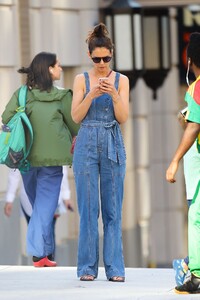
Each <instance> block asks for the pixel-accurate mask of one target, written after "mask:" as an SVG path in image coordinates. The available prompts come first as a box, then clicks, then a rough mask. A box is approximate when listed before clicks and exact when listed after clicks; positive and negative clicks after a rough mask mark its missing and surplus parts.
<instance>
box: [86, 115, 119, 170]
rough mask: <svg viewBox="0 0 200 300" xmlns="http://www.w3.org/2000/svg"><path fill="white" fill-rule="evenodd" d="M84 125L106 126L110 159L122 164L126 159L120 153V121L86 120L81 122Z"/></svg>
mask: <svg viewBox="0 0 200 300" xmlns="http://www.w3.org/2000/svg"><path fill="white" fill-rule="evenodd" d="M81 126H83V127H99V126H101V127H104V128H105V129H106V130H107V132H108V159H110V160H111V161H114V162H115V163H118V162H119V164H120V165H121V164H122V163H123V162H124V160H125V159H123V157H122V156H121V155H120V153H119V150H120V148H121V145H120V141H121V140H122V138H121V131H120V127H119V123H118V122H117V121H116V120H113V121H111V122H103V121H84V122H82V123H81Z"/></svg>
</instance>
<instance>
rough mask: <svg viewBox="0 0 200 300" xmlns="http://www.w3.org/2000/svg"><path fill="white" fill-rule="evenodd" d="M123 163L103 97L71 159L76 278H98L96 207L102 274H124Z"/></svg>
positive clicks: (108, 102)
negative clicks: (75, 213) (101, 231)
mask: <svg viewBox="0 0 200 300" xmlns="http://www.w3.org/2000/svg"><path fill="white" fill-rule="evenodd" d="M85 79H86V93H88V91H89V77H88V73H85ZM118 82H119V73H117V74H116V79H115V86H116V88H118ZM125 162H126V154H125V148H124V144H123V138H122V135H121V131H120V127H119V124H118V122H117V121H116V119H115V117H114V109H113V103H112V99H111V97H110V96H109V95H108V94H104V95H102V96H100V97H98V98H95V99H94V100H93V102H92V105H91V107H90V109H89V111H88V114H87V116H86V117H85V119H84V120H83V121H82V124H81V127H80V130H79V133H78V136H77V140H76V145H75V151H74V157H73V170H74V176H75V183H76V192H77V202H78V210H79V215H80V231H79V244H78V266H77V275H78V277H80V276H82V275H85V274H90V275H94V276H95V277H97V276H98V261H99V234H98V217H99V210H100V207H101V212H102V219H103V229H104V238H103V260H104V265H105V272H106V276H107V278H108V279H109V278H111V277H113V276H125V270H124V258H123V247H122V230H121V211H122V202H123V193H124V176H125V168H126V166H125ZM99 198H100V203H101V205H100V203H99Z"/></svg>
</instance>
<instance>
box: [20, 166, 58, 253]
mask: <svg viewBox="0 0 200 300" xmlns="http://www.w3.org/2000/svg"><path fill="white" fill-rule="evenodd" d="M22 178H23V183H24V188H25V190H26V193H27V195H28V198H29V201H30V203H31V205H32V206H33V212H32V215H31V219H30V221H29V224H28V230H27V253H28V254H30V255H32V256H37V257H45V256H47V255H49V254H53V253H54V250H55V249H54V247H55V245H54V238H53V217H54V213H55V210H56V208H57V205H58V197H59V193H60V185H61V181H62V166H61V167H32V168H31V169H30V171H28V172H26V173H24V174H22Z"/></svg>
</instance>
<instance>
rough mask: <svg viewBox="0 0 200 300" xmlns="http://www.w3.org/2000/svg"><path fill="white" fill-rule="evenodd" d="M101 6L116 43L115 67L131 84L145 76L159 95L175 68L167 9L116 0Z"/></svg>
mask: <svg viewBox="0 0 200 300" xmlns="http://www.w3.org/2000/svg"><path fill="white" fill-rule="evenodd" d="M104 1H105V5H104V7H103V8H102V9H100V13H101V19H102V21H103V22H104V23H105V24H106V26H107V28H108V30H109V32H110V34H111V36H112V39H113V42H114V45H115V53H114V67H115V69H116V70H118V71H120V72H121V73H123V74H125V75H127V76H128V78H129V80H130V85H131V87H134V85H135V83H136V81H137V79H138V78H139V77H143V79H144V81H145V83H146V85H147V86H148V87H150V88H151V89H152V90H153V99H156V98H157V94H156V92H157V89H158V88H159V87H160V86H161V85H162V84H163V82H164V79H165V77H166V76H167V73H168V72H169V70H170V68H171V55H170V42H169V41H170V24H169V10H168V9H167V8H145V7H143V8H141V5H140V4H138V2H137V1H133V0H113V1H112V2H110V1H109V3H111V4H108V5H106V1H107V0H104Z"/></svg>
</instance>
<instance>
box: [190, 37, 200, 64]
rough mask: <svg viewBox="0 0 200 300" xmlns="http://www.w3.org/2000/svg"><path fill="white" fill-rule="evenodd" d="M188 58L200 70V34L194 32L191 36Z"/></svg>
mask: <svg viewBox="0 0 200 300" xmlns="http://www.w3.org/2000/svg"><path fill="white" fill-rule="evenodd" d="M187 57H188V58H190V59H191V62H192V63H194V64H195V65H196V66H197V68H200V33H199V32H193V33H191V35H190V39H189V44H188V46H187Z"/></svg>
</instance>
